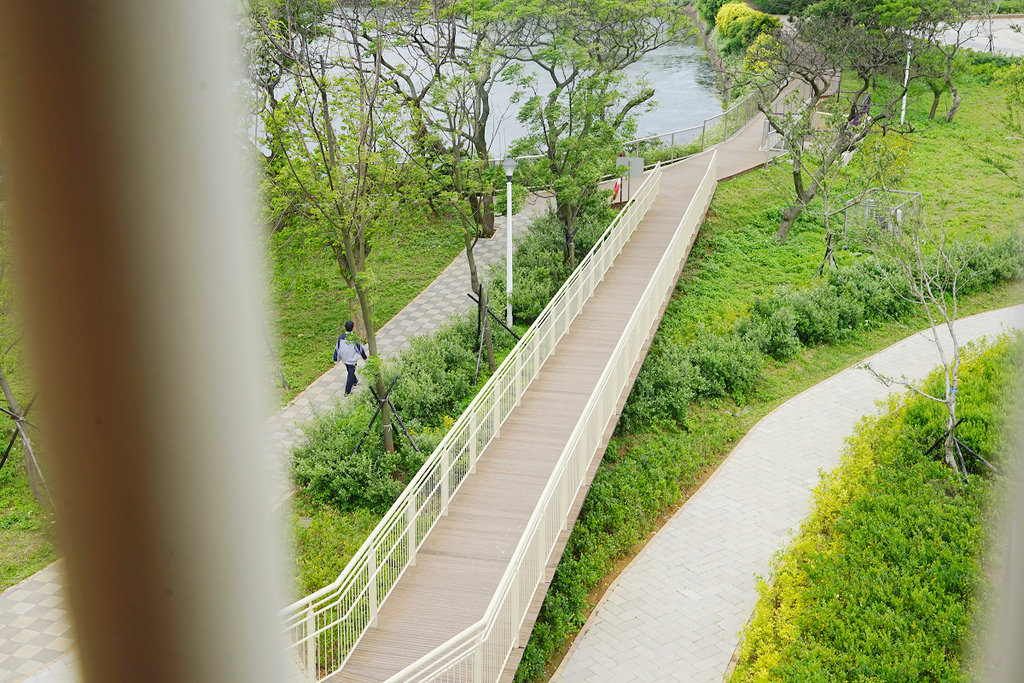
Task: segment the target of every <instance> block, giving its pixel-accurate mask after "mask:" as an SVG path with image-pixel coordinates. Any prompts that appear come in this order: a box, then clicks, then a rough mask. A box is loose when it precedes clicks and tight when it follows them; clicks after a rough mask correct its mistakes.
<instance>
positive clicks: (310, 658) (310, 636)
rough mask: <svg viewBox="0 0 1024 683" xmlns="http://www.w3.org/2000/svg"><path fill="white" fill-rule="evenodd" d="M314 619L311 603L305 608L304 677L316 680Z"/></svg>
mask: <svg viewBox="0 0 1024 683" xmlns="http://www.w3.org/2000/svg"><path fill="white" fill-rule="evenodd" d="M317 669H318V667H317V665H316V621H315V620H314V619H313V605H312V603H310V605H309V606H308V607H307V608H306V678H307V679H309V680H310V681H315V680H316V674H317Z"/></svg>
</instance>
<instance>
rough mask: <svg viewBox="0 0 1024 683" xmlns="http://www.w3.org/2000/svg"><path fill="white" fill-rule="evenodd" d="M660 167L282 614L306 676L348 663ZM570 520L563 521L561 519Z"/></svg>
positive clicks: (624, 236)
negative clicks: (379, 505)
mask: <svg viewBox="0 0 1024 683" xmlns="http://www.w3.org/2000/svg"><path fill="white" fill-rule="evenodd" d="M660 182H661V168H660V167H656V168H655V169H654V170H652V171H651V172H650V173H649V174H648V176H647V179H646V180H645V182H644V184H643V185H642V186H641V188H640V190H639V191H638V192H637V193H636V196H635V197H634V199H633V200H631V201H630V202H629V203H628V204H627V205H626V207H625V208H624V209H623V210H622V211H621V212H620V213H619V214H618V215H617V216H616V217H615V219H614V220H613V221H612V223H611V225H610V226H609V227H608V229H607V230H605V232H604V233H603V234H602V235H601V237H600V238H599V239H598V240H597V243H596V244H595V245H594V246H593V248H592V249H591V250H590V251H589V252H588V253H587V255H586V256H585V257H584V258H583V259H582V260H581V261H580V263H579V266H578V267H577V268H576V270H574V271H573V273H572V274H571V275H570V276H569V278H568V279H567V280H566V281H565V283H564V284H563V285H562V287H561V288H560V289H559V290H558V292H557V293H556V294H555V295H554V297H552V299H551V301H550V302H549V303H548V305H547V306H546V307H545V308H544V310H543V311H542V312H541V314H540V316H538V318H537V320H536V321H535V322H534V323H533V325H531V326H530V328H529V329H528V330H527V331H526V333H525V334H523V337H522V339H521V340H520V341H519V342H518V343H517V344H516V345H515V347H514V348H513V349H512V351H511V352H510V353H509V355H508V356H507V357H506V358H505V360H504V361H503V362H502V364H501V365H500V366H499V367H498V369H497V370H496V371H495V373H494V374H493V375H492V376H491V378H490V379H489V380H488V381H487V383H486V384H485V385H484V386H483V388H482V389H481V390H480V392H479V393H478V394H477V396H476V397H475V398H474V399H473V401H472V402H471V403H470V404H469V407H467V408H466V410H465V412H463V413H462V415H461V416H460V417H459V419H458V420H457V421H456V422H455V424H454V425H453V426H452V428H451V430H449V432H448V433H447V434H446V435H445V437H444V439H443V440H442V441H441V443H440V444H439V445H438V446H437V448H436V449H435V450H434V452H433V453H432V454H431V456H430V458H428V459H427V461H426V462H425V463H424V465H423V467H422V468H421V469H420V471H419V472H418V473H417V474H416V476H415V477H414V478H413V480H412V481H411V482H409V485H408V486H407V487H406V488H405V490H404V491H403V492H402V494H401V496H399V498H398V500H396V501H395V503H394V504H393V505H392V506H391V508H390V509H389V510H388V512H387V513H386V514H385V515H384V517H383V518H382V519H381V521H380V523H379V524H377V527H376V528H375V529H374V530H373V532H372V533H371V534H370V536H369V537H368V538H367V539H366V541H365V542H364V543H363V545H362V546H361V547H360V549H359V550H358V551H357V552H356V554H355V555H354V556H353V558H352V559H351V560H350V561H349V563H348V565H347V566H346V567H345V570H344V571H343V572H342V573H341V575H340V576H339V577H338V578H337V579H336V580H335V581H334V582H333V583H331V584H330V585H328V586H325V587H324V588H322V589H320V590H318V591H316V592H315V593H313V594H312V595H310V596H308V597H306V598H303V599H302V600H299V601H297V602H295V603H293V604H292V605H290V606H289V607H287V608H286V609H285V610H283V612H282V617H283V620H284V625H285V630H286V636H287V642H288V648H289V654H290V655H291V659H292V661H293V662H295V663H296V665H297V666H299V667H300V668H301V669H302V670H303V671H304V672H305V674H306V677H307V679H309V680H320V679H322V678H324V677H326V676H328V675H330V674H332V673H334V672H335V671H337V670H338V669H340V668H341V666H342V665H343V664H344V663H345V660H346V659H347V658H348V656H349V654H350V653H351V652H352V649H353V648H354V647H355V646H356V644H357V643H358V642H359V639H360V638H361V637H362V635H363V634H364V633H365V632H366V630H367V629H368V628H370V627H371V626H373V625H374V624H375V623H376V620H377V611H378V609H379V608H380V605H381V604H382V603H383V602H384V600H386V599H387V597H388V595H389V594H390V593H391V590H392V589H393V588H394V586H395V584H396V583H397V582H398V579H399V578H400V577H401V576H402V574H403V573H404V572H405V570H406V568H407V567H409V566H410V565H414V564H415V563H416V551H417V549H418V548H419V546H420V545H421V544H422V543H423V541H424V539H425V538H426V537H427V534H429V533H430V531H431V529H433V528H434V525H435V523H436V522H437V521H438V519H440V518H441V517H442V516H444V515H446V514H447V512H448V504H449V501H450V500H451V498H452V496H454V495H455V494H456V492H457V491H458V490H459V488H460V486H461V485H462V483H463V482H464V481H465V480H466V477H467V476H469V475H470V474H472V473H473V472H474V471H475V469H476V462H477V459H478V458H479V456H480V454H481V453H482V452H483V451H484V449H485V448H486V447H487V445H488V444H489V443H490V442H491V440H492V439H493V438H494V437H495V436H497V434H498V432H499V430H500V429H501V426H502V424H503V423H504V421H505V419H506V418H507V417H508V415H509V413H510V412H511V411H512V409H513V408H514V407H515V406H516V405H517V404H518V403H519V399H520V398H521V397H522V395H523V393H524V392H525V391H526V388H527V387H528V386H529V384H530V382H531V381H533V379H534V377H536V375H537V373H538V372H539V371H540V368H541V366H542V365H543V364H544V361H545V360H546V359H547V358H548V356H549V355H550V354H551V352H552V351H553V350H554V348H555V346H556V345H557V344H558V341H559V340H560V339H561V338H562V335H564V334H565V332H566V331H567V330H568V329H569V325H570V324H571V323H572V321H573V319H574V318H575V317H576V315H577V314H578V313H579V312H580V310H581V309H582V308H583V304H584V303H585V302H586V301H587V299H589V298H590V296H591V295H592V294H593V292H594V289H595V288H596V287H597V285H598V284H599V283H600V281H601V280H602V278H603V277H604V275H605V273H606V272H607V271H608V269H609V268H611V266H612V263H613V262H614V260H615V257H616V256H618V254H619V252H620V251H621V250H622V247H623V246H624V245H625V244H626V242H627V241H628V240H629V238H630V236H631V235H632V234H633V231H634V230H635V229H636V227H637V225H638V224H639V223H640V221H641V220H642V219H643V217H644V215H645V214H646V213H647V210H648V208H650V206H651V204H652V203H653V201H654V198H655V197H656V196H657V194H658V190H659V187H660ZM563 523H564V522H563Z"/></svg>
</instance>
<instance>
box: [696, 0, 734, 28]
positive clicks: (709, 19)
mask: <svg viewBox="0 0 1024 683" xmlns="http://www.w3.org/2000/svg"><path fill="white" fill-rule="evenodd" d="M727 2H729V0H697V14H698V15H699V16H700V18H701V20H702V21H703V22H704V23H705V24H706V25H707V29H708V31H709V32H710V31H711V29H713V28H714V27H715V17H716V15H717V14H718V10H719V9H721V8H722V5H724V4H726V3H727Z"/></svg>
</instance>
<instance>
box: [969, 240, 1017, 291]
mask: <svg viewBox="0 0 1024 683" xmlns="http://www.w3.org/2000/svg"><path fill="white" fill-rule="evenodd" d="M967 267H968V269H969V273H970V276H969V277H968V279H967V281H966V282H965V285H964V288H963V290H961V291H962V292H963V293H965V294H970V293H972V292H977V291H983V290H987V289H991V288H992V287H994V286H995V285H997V284H999V283H1001V282H1006V281H1008V280H1020V279H1021V278H1024V237H1022V236H1020V235H1012V236H1010V237H1008V238H1006V239H1002V240H998V241H996V242H993V243H991V244H985V245H982V246H981V247H979V248H978V249H977V250H975V251H974V252H972V253H971V254H970V255H969V256H968V258H967Z"/></svg>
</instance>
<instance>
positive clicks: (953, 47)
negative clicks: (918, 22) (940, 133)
mask: <svg viewBox="0 0 1024 683" xmlns="http://www.w3.org/2000/svg"><path fill="white" fill-rule="evenodd" d="M995 4H996V3H995V2H993V0H946V2H943V3H937V6H936V7H935V8H934V9H933V12H934V17H933V19H932V20H931V22H930V23H925V24H923V25H922V33H921V35H920V36H917V37H916V38H915V40H917V41H919V42H921V43H923V45H922V48H921V49H920V50H919V51H918V52H919V56H918V67H919V68H920V69H921V71H922V73H923V74H924V76H925V79H926V83H927V85H928V88H929V90H931V92H932V107H931V112H930V113H929V115H928V118H929V119H934V118H935V114H936V111H937V110H938V107H939V99H940V98H941V97H942V94H943V93H944V92H946V91H949V93H950V96H951V98H952V102H951V103H950V106H949V109H948V110H947V111H946V122H947V123H950V122H952V121H953V118H954V117H955V116H956V113H957V110H958V109H959V108H960V103H961V101H962V100H961V97H960V91H959V89H958V88H957V86H956V81H955V79H954V75H955V73H956V56H957V54H958V53H959V52H960V49H961V48H962V47H963V46H964V45H965V44H966V43H967V41H969V40H971V39H973V38H974V37H975V36H977V35H978V34H979V33H980V32H981V30H982V26H981V22H978V21H976V20H975V17H977V16H979V15H985V14H990V13H991V11H992V8H993V7H994V6H995ZM950 37H952V40H950Z"/></svg>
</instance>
